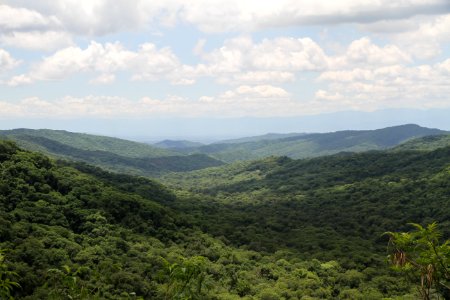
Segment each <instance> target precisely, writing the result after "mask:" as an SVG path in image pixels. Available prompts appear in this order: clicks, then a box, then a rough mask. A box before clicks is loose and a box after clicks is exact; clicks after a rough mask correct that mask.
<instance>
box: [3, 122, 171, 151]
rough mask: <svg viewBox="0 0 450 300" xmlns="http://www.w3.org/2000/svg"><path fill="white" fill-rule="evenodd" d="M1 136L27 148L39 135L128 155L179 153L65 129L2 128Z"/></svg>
mask: <svg viewBox="0 0 450 300" xmlns="http://www.w3.org/2000/svg"><path fill="white" fill-rule="evenodd" d="M0 136H5V137H9V138H10V139H12V140H14V141H16V142H17V143H18V144H19V145H23V146H24V147H26V148H29V147H31V146H33V147H36V146H34V145H30V144H29V143H30V142H33V141H30V140H29V138H28V137H39V138H45V139H47V140H52V141H55V142H58V143H60V144H64V145H67V146H70V147H73V148H77V149H81V150H89V151H107V152H111V153H114V154H117V155H121V156H126V157H161V156H169V155H179V153H177V152H173V151H170V150H165V149H161V148H157V147H153V146H151V145H148V144H144V143H138V142H133V141H128V140H124V139H119V138H113V137H107V136H100V135H92V134H86V133H76V132H69V131H65V130H50V129H25V128H20V129H12V130H0ZM34 142H35V144H36V145H37V146H39V143H38V139H35V140H34Z"/></svg>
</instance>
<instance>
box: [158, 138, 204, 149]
mask: <svg viewBox="0 0 450 300" xmlns="http://www.w3.org/2000/svg"><path fill="white" fill-rule="evenodd" d="M153 146H155V147H158V148H163V149H174V150H176V149H186V148H193V147H201V146H204V144H202V143H198V142H191V141H186V140H181V141H178V140H163V141H160V142H157V143H155V144H153Z"/></svg>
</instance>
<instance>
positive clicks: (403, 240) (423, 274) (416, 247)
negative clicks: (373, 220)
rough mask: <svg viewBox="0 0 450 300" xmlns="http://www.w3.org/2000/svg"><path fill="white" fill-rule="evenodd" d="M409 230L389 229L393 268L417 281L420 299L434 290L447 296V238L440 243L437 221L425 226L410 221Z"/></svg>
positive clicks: (449, 279) (449, 265)
mask: <svg viewBox="0 0 450 300" xmlns="http://www.w3.org/2000/svg"><path fill="white" fill-rule="evenodd" d="M411 225H412V226H414V228H415V230H414V231H412V232H388V233H387V235H389V237H390V240H389V248H390V254H389V258H390V260H391V262H392V265H393V266H394V268H395V269H396V270H399V271H401V272H403V273H404V274H405V275H407V276H408V278H410V280H412V281H413V282H414V283H416V284H418V285H419V289H418V291H419V293H420V296H421V298H422V299H431V297H432V294H433V293H434V292H435V291H436V292H438V293H440V294H441V295H442V296H443V297H444V298H445V299H448V298H449V297H450V241H449V240H447V241H445V242H443V243H441V239H442V234H441V233H440V232H439V231H438V229H437V223H431V224H429V225H428V226H426V227H422V226H421V225H419V224H414V223H412V224H411Z"/></svg>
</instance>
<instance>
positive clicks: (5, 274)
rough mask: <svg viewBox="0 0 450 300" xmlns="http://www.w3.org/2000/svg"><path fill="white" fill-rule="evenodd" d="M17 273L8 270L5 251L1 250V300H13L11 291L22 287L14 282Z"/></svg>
mask: <svg viewBox="0 0 450 300" xmlns="http://www.w3.org/2000/svg"><path fill="white" fill-rule="evenodd" d="M14 277H17V273H15V272H12V271H10V270H8V266H7V265H6V262H5V250H4V249H0V299H5V300H11V299H14V298H13V297H12V296H11V291H12V290H13V289H14V288H18V287H20V285H19V283H17V282H16V281H14Z"/></svg>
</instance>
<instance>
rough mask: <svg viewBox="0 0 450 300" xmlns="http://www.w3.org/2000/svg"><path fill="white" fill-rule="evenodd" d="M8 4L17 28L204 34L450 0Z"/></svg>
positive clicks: (350, 18) (435, 10) (364, 16)
mask: <svg viewBox="0 0 450 300" xmlns="http://www.w3.org/2000/svg"><path fill="white" fill-rule="evenodd" d="M4 2H5V3H6V4H7V5H9V6H7V5H3V6H4V7H5V8H4V11H5V13H4V14H5V15H7V16H8V18H11V19H12V17H10V16H13V15H14V16H19V17H20V18H17V19H16V20H12V21H14V22H12V23H11V24H15V25H14V26H16V27H21V28H23V27H24V26H26V25H28V26H33V27H35V26H38V25H39V26H44V27H45V26H52V27H55V26H60V25H62V26H63V27H64V28H67V30H69V31H70V32H71V33H74V34H78V35H87V36H98V35H105V34H110V33H117V32H121V31H129V30H136V29H142V28H145V27H158V26H161V25H162V26H174V25H175V24H177V23H188V24H192V25H194V26H197V27H198V28H199V29H200V30H202V31H205V32H226V31H252V30H259V29H264V28H278V27H281V26H299V25H317V24H339V23H372V22H377V21H382V20H398V19H408V18H410V17H413V16H416V15H439V14H443V13H446V12H447V13H448V12H449V11H450V5H449V3H448V1H447V0H379V1H371V0H360V1H354V0H344V1H334V2H330V1H328V0H300V1H299V0H297V1H292V0H278V1H258V0H247V1H238V0H227V1H225V0H213V1H211V0H197V1H189V2H186V1H181V0H167V1H150V0H137V1H134V2H133V5H129V2H128V1H125V0H114V1H113V0H77V1H75V0H64V1H62V0H59V1H54V0H52V1H50V0H41V1H26V0H5V1H4ZM8 12H11V13H8ZM0 15H1V14H0ZM8 18H6V19H5V20H8ZM0 19H1V18H0ZM19 21H20V22H19ZM5 23H6V21H5Z"/></svg>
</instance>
